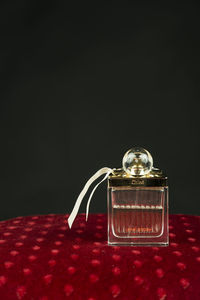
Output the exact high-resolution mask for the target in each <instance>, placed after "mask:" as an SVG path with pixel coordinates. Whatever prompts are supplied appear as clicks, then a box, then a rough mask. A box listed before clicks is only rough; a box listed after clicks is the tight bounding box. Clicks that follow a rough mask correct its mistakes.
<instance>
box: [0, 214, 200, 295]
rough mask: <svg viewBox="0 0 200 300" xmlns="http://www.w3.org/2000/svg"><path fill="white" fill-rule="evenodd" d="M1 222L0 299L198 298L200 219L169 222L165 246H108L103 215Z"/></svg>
mask: <svg viewBox="0 0 200 300" xmlns="http://www.w3.org/2000/svg"><path fill="white" fill-rule="evenodd" d="M65 221H66V215H46V216H29V217H18V218H15V219H11V220H6V221H3V222H0V299H1V300H14V299H17V300H59V299H61V300H62V299H69V300H70V299H74V300H104V299H105V300H112V299H117V300H119V299H120V300H132V299H133V300H142V299H145V300H156V299H158V300H170V299H174V300H179V299H181V300H184V299H187V300H191V299H192V300H199V299H200V217H198V216H189V215H171V216H170V246H169V247H159V248H158V247H125V246H122V247H111V246H108V245H107V241H106V240H107V217H106V215H102V214H98V215H90V216H89V220H88V222H87V223H86V222H85V215H83V214H81V215H79V216H78V217H77V219H76V220H75V222H74V224H73V227H72V229H71V230H69V228H68V225H67V224H66V223H65Z"/></svg>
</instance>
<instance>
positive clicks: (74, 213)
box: [67, 167, 114, 228]
mask: <svg viewBox="0 0 200 300" xmlns="http://www.w3.org/2000/svg"><path fill="white" fill-rule="evenodd" d="M113 170H114V169H110V168H107V167H105V168H102V169H100V170H98V171H97V172H96V173H95V174H94V175H93V176H92V177H91V178H90V179H89V180H88V181H87V182H86V184H85V186H84V188H83V189H82V191H81V193H80V194H79V196H78V198H77V200H76V203H75V205H74V208H73V210H72V212H71V214H70V216H69V218H68V220H67V221H68V224H69V228H71V227H72V224H73V222H74V220H75V218H76V216H77V213H78V210H79V207H80V205H81V202H82V200H83V198H84V196H85V194H86V193H87V190H88V189H89V187H90V185H91V184H92V183H93V182H94V181H95V180H96V179H97V178H98V177H100V176H101V175H103V174H106V175H105V176H104V178H103V179H102V180H101V181H100V182H98V183H97V184H96V185H95V187H94V188H93V190H92V192H91V194H90V197H89V199H88V202H87V207H86V221H87V219H88V213H89V207H90V201H91V199H92V196H93V194H94V192H95V190H96V188H97V187H98V186H99V185H100V184H101V183H102V182H103V181H104V180H106V178H108V176H109V175H110V173H113Z"/></svg>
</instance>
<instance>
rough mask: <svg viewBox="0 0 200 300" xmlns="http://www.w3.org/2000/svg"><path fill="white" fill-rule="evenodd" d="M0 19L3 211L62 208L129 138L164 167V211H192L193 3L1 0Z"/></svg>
mask: <svg viewBox="0 0 200 300" xmlns="http://www.w3.org/2000/svg"><path fill="white" fill-rule="evenodd" d="M64 3H65V4H64ZM196 3H197V2H196ZM0 20H1V23H2V25H1V48H0V52H1V55H0V59H1V89H0V103H1V115H0V122H1V133H0V134H1V165H0V168H1V188H0V198H1V210H0V217H1V219H7V218H11V217H15V216H19V215H30V214H46V213H67V212H70V211H71V209H72V207H73V204H74V202H75V200H76V197H77V196H78V194H79V192H80V191H81V189H82V187H83V185H84V184H85V182H86V180H87V179H88V178H89V177H90V176H91V175H92V174H93V173H95V172H96V171H97V170H98V169H99V168H101V167H104V166H108V167H120V166H121V160H122V157H123V154H124V152H126V151H127V150H128V149H129V148H131V147H132V146H142V147H144V148H146V149H148V150H149V151H150V152H151V154H152V156H153V158H154V165H155V166H156V167H159V168H161V169H163V170H164V171H165V172H166V173H167V175H168V176H169V185H170V213H187V214H200V198H199V159H200V154H199V77H200V76H199V72H200V34H199V31H200V24H199V6H198V5H197V4H195V2H194V3H193V2H192V1H187V2H185V4H184V3H181V2H180V3H177V4H176V2H175V1H173V4H172V5H170V3H169V1H158V2H152V1H146V2H145V1H137V2H134V1H132V2H127V1H121V2H117V1H113V2H111V1H93V2H90V3H89V2H85V1H82V2H76V1H72V3H70V2H69V1H66V2H64V1H63V2H59V1H55V2H54V3H53V2H41V1H13V2H10V1H4V2H1V9H0ZM86 199H87V197H86ZM86 199H85V201H84V204H83V205H82V206H81V211H82V212H83V211H84V209H85V204H86ZM91 211H92V212H105V211H106V183H105V184H102V185H101V186H100V187H99V188H98V190H97V191H96V193H95V195H94V198H93V200H92V203H91Z"/></svg>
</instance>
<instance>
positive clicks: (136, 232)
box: [108, 186, 169, 246]
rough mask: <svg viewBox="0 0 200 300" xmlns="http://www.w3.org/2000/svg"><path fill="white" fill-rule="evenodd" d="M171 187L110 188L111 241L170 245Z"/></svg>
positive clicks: (123, 243)
mask: <svg viewBox="0 0 200 300" xmlns="http://www.w3.org/2000/svg"><path fill="white" fill-rule="evenodd" d="M168 243H169V237H168V187H167V186H161V187H159V186H156V187H145V186H141V187H140V186H139V187H138V186H137V187H132V186H116V187H113V186H112V187H108V244H110V245H138V246H139V245H142V246H143V245H146V246H152V245H154V246H155V245H156V246H167V245H168Z"/></svg>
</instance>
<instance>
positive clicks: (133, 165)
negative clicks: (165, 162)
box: [122, 147, 153, 176]
mask: <svg viewBox="0 0 200 300" xmlns="http://www.w3.org/2000/svg"><path fill="white" fill-rule="evenodd" d="M122 165H123V169H124V171H125V172H126V173H128V174H129V175H133V176H143V175H146V174H148V173H149V172H150V171H151V169H152V167H153V158H152V156H151V154H150V153H149V152H148V151H147V150H146V149H144V148H141V147H134V148H131V149H130V150H128V151H127V152H126V153H125V155H124V157H123V160H122Z"/></svg>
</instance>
